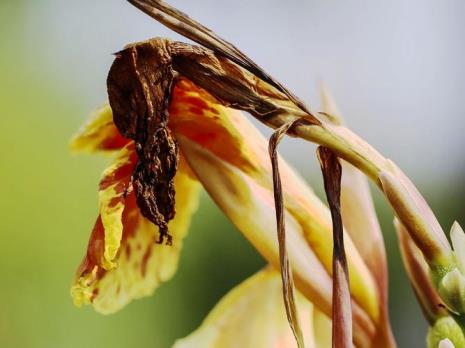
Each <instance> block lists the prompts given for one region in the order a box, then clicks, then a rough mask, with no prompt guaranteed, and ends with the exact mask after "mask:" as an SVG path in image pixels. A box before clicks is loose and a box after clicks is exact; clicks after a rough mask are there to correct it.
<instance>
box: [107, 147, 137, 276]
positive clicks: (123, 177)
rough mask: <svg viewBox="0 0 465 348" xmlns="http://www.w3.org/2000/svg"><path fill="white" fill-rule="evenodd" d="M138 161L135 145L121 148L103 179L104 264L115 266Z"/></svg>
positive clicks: (109, 267)
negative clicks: (128, 195) (126, 207)
mask: <svg viewBox="0 0 465 348" xmlns="http://www.w3.org/2000/svg"><path fill="white" fill-rule="evenodd" d="M136 161H137V157H136V155H135V151H134V146H133V144H129V145H127V146H126V147H124V148H123V149H122V150H120V152H119V154H118V157H117V159H116V161H115V163H114V164H113V165H111V166H110V167H109V168H107V169H106V170H105V171H104V172H103V175H102V179H101V180H100V188H99V210H100V217H101V220H102V225H103V229H104V231H105V232H104V236H105V238H104V245H105V247H104V253H103V259H102V266H103V267H104V268H105V269H111V268H114V267H115V266H116V264H115V263H114V262H113V260H114V259H115V257H116V254H117V253H118V251H119V247H120V243H121V238H122V237H123V221H122V218H123V211H124V208H125V203H126V195H127V193H128V190H130V181H131V175H132V170H133V168H134V165H135V163H136Z"/></svg>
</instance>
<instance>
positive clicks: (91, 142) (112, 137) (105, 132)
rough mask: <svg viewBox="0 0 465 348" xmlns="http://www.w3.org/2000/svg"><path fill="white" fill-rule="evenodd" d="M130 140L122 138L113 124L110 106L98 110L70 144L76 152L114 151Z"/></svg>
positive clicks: (106, 105)
mask: <svg viewBox="0 0 465 348" xmlns="http://www.w3.org/2000/svg"><path fill="white" fill-rule="evenodd" d="M128 143H129V140H128V139H125V138H123V137H122V136H121V134H120V133H119V131H118V129H117V128H116V126H115V124H114V123H113V113H112V111H111V108H110V105H108V104H105V105H103V106H102V107H101V108H99V109H98V110H96V111H95V112H94V113H93V114H92V115H91V117H90V120H89V121H88V122H87V124H85V125H84V126H83V127H82V128H81V129H80V130H79V132H78V133H77V134H76V135H75V136H74V137H73V139H72V140H71V143H70V147H71V150H72V151H74V152H96V151H113V150H118V149H120V148H122V147H124V146H125V145H126V144H128Z"/></svg>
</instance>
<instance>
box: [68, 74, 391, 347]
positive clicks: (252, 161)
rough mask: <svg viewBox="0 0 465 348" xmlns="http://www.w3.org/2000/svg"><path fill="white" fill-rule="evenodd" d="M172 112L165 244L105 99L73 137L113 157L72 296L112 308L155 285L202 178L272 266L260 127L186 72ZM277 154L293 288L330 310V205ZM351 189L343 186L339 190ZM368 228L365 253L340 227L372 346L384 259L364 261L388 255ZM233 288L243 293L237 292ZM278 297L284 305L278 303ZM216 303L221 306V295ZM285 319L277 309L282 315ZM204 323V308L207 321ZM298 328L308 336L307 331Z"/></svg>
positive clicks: (364, 335)
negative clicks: (168, 238) (171, 192)
mask: <svg viewBox="0 0 465 348" xmlns="http://www.w3.org/2000/svg"><path fill="white" fill-rule="evenodd" d="M169 112H170V121H169V129H170V131H172V132H173V134H174V136H175V138H176V141H177V142H178V143H179V147H180V165H179V170H178V172H177V174H176V176H175V179H174V183H175V188H176V216H175V217H174V219H173V220H172V221H170V222H169V224H168V228H169V231H170V233H171V234H172V237H173V245H172V246H167V245H162V244H157V240H158V227H157V226H156V225H154V224H153V223H151V222H150V221H149V220H147V219H146V218H144V217H143V216H142V214H141V212H140V211H139V208H138V205H137V202H136V199H135V194H134V190H133V188H132V184H131V175H132V172H133V170H134V166H135V163H136V162H137V154H136V152H135V150H134V143H133V141H132V140H128V139H125V138H123V137H122V136H121V135H120V133H119V132H118V130H117V128H116V127H115V125H114V124H113V119H112V112H111V108H110V107H109V106H108V105H107V106H104V107H103V108H101V109H100V110H99V111H98V112H97V114H96V115H95V116H94V120H93V121H91V122H90V123H89V124H87V125H86V126H85V127H84V128H83V130H82V131H81V132H80V133H79V134H78V135H77V136H76V137H75V139H74V140H73V142H72V147H73V149H74V150H76V151H79V150H84V151H103V152H109V151H114V152H117V155H116V161H115V163H114V164H113V165H112V166H110V167H109V168H108V169H107V170H106V171H105V172H104V174H103V177H102V179H101V183H100V191H99V201H100V203H99V206H100V215H99V217H98V219H97V222H96V224H95V227H94V230H93V232H92V235H91V238H90V241H89V246H88V251H87V254H86V257H85V258H84V261H83V263H82V264H81V266H80V268H79V270H78V274H77V278H76V283H75V285H74V286H73V289H72V295H73V298H74V300H75V302H76V304H77V305H80V304H83V303H92V304H93V306H94V307H95V308H96V309H97V310H98V311H100V312H103V313H112V312H115V311H117V310H118V309H120V308H121V307H123V306H124V305H125V304H127V303H128V302H129V301H131V300H132V299H134V298H139V297H142V296H147V295H149V294H151V293H153V291H154V290H155V288H156V287H157V286H158V285H159V284H160V283H162V282H164V281H167V280H169V279H170V278H171V277H172V275H173V274H174V272H175V270H176V267H177V263H178V258H179V252H180V249H181V246H182V240H183V238H184V237H185V235H186V233H187V230H188V226H189V223H190V219H191V217H192V215H193V213H194V211H195V209H196V207H197V201H198V192H199V186H200V184H199V183H201V184H202V186H203V187H204V188H205V189H206V191H207V192H208V193H209V194H210V196H211V197H212V198H213V200H214V201H215V202H216V203H217V205H218V206H219V207H220V208H221V209H222V210H223V211H224V212H225V214H226V215H227V216H228V217H229V218H230V219H231V221H232V222H233V223H234V224H235V225H236V226H237V227H238V229H239V230H240V231H241V232H242V233H243V234H244V235H245V237H246V238H247V239H249V241H250V242H251V243H252V244H253V245H254V246H255V247H256V249H257V250H258V251H259V252H260V253H261V254H262V255H263V256H264V257H265V258H266V259H267V260H268V261H269V262H270V263H271V264H272V265H274V266H275V267H277V266H278V265H279V261H278V256H277V250H278V247H277V240H276V226H275V225H274V201H273V193H272V177H271V165H270V162H269V159H268V155H267V142H266V141H265V139H264V138H263V136H262V135H261V134H260V133H259V132H258V131H257V130H256V129H255V127H254V126H252V125H251V123H250V122H249V121H247V119H246V118H245V117H244V116H243V115H242V114H241V113H240V112H238V111H234V110H232V109H228V108H226V107H224V106H223V105H221V104H220V103H219V102H218V101H217V100H216V99H215V98H213V97H212V96H211V95H209V94H208V93H207V92H206V91H204V90H202V89H201V88H199V87H197V86H195V85H194V84H193V83H192V82H190V81H188V80H186V79H180V80H178V81H177V83H176V85H175V87H174V89H173V93H172V98H171V102H170V106H169ZM280 162H281V163H282V164H281V175H282V178H283V191H284V195H285V209H286V225H287V229H288V233H287V234H288V253H289V258H290V260H291V264H292V266H293V270H294V275H295V279H296V283H297V287H298V289H299V291H300V292H301V293H302V294H303V295H305V297H307V298H308V299H309V300H310V301H311V302H312V303H313V306H314V308H315V309H317V310H318V311H321V312H323V313H326V315H329V314H330V311H331V277H330V274H331V255H332V250H331V219H330V216H329V212H328V210H327V208H326V207H325V206H324V205H323V203H322V202H321V201H319V199H318V198H317V197H316V196H315V194H314V193H313V191H312V190H311V189H310V188H309V187H308V186H307V185H306V184H305V183H304V181H303V180H302V179H301V178H300V177H299V176H297V174H295V173H294V171H293V170H292V169H291V168H290V167H289V166H288V165H287V164H286V163H285V162H284V161H283V160H280ZM348 175H349V176H351V174H348ZM356 196H357V195H354V194H353V193H349V194H348V196H347V197H346V198H350V197H356ZM364 199H365V198H364ZM356 204H360V203H356ZM370 204H371V203H370ZM368 215H369V214H368ZM368 215H367V216H368ZM348 221H349V220H348ZM372 232H373V231H370V230H367V231H354V232H352V233H354V234H356V233H362V234H365V235H366V236H367V238H366V240H365V241H367V242H369V243H370V245H371V246H372V249H371V250H370V251H369V252H370V255H371V256H370V255H368V254H364V255H365V256H361V255H360V254H359V251H358V248H363V239H360V238H359V241H358V242H357V245H354V244H353V243H352V241H351V239H350V237H349V236H348V235H347V236H346V250H347V255H348V263H349V270H350V276H351V293H352V298H353V316H354V339H355V341H356V342H357V343H358V345H359V346H360V347H369V346H370V345H371V344H372V342H373V340H378V341H380V342H381V341H383V340H385V339H386V338H385V337H384V336H386V335H389V326H388V323H387V320H386V316H385V314H386V313H385V293H386V284H385V280H380V279H378V278H379V277H380V274H382V273H380V271H383V268H378V269H376V270H375V269H373V268H371V267H367V264H366V263H365V261H364V259H365V260H368V263H372V262H373V261H374V260H376V259H379V260H380V261H377V262H378V263H379V262H381V263H382V266H383V264H384V262H385V261H384V253H381V254H378V252H374V250H377V248H378V246H377V244H379V242H380V239H379V237H377V238H375V239H372V238H371V237H368V236H369V235H372ZM376 233H378V232H376ZM373 247H375V249H373ZM364 249H365V250H366V251H367V250H369V248H366V247H365V248H364ZM380 250H382V244H381V246H380ZM366 251H364V253H365V252H366ZM373 257H374V259H373ZM377 262H375V264H376V263H377ZM383 267H384V266H383ZM263 272H265V273H263V274H267V276H257V277H255V278H253V279H255V280H254V282H257V281H258V280H257V279H264V281H263V283H264V284H263V286H264V287H265V288H266V287H269V286H270V285H269V283H268V285H267V282H269V279H270V277H271V278H273V277H276V275H274V276H271V275H269V276H268V274H271V273H270V272H271V271H263ZM383 272H384V271H383ZM384 277H385V276H381V279H384ZM265 279H266V281H265ZM273 279H274V278H273ZM275 283H276V282H275V281H273V282H272V284H275ZM278 288H279V286H277V288H276V291H277V289H278ZM237 291H239V290H237ZM235 293H236V294H238V293H241V294H244V295H243V296H246V295H245V293H244V292H243V291H242V292H241V291H239V292H235ZM231 296H232V295H231ZM299 296H300V295H299ZM264 300H265V299H264ZM299 301H300V300H299ZM226 302H228V301H226ZM300 302H301V301H300ZM276 306H278V308H281V309H282V304H280V303H276ZM308 306H311V304H310V303H309V304H308ZM220 308H223V309H224V310H226V306H225V305H224V302H222V304H220ZM223 309H222V310H221V311H220V312H221V313H223ZM215 313H218V311H216V312H215ZM225 313H226V312H225ZM383 313H384V314H383ZM246 315H247V316H248V317H250V316H251V314H250V313H247V314H246ZM256 315H260V314H259V313H257V314H256ZM213 317H216V316H213ZM283 318H285V317H284V313H281V316H280V317H279V320H281V321H282V320H283ZM209 322H212V319H211V316H210V317H209V319H207V321H206V323H209ZM303 322H305V321H303ZM204 325H207V324H204ZM260 325H262V324H260ZM280 325H281V324H280ZM203 327H204V326H203ZM283 330H284V329H283ZM285 331H286V335H289V334H290V331H289V332H288V331H287V330H285ZM304 332H307V337H308V331H306V330H304ZM286 337H287V336H286ZM380 337H381V338H380ZM382 337H384V338H382Z"/></svg>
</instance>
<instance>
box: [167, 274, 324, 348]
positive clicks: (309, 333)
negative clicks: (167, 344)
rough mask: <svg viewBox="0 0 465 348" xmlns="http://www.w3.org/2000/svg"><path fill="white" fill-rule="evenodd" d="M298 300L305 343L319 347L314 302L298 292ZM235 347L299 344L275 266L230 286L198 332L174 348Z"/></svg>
mask: <svg viewBox="0 0 465 348" xmlns="http://www.w3.org/2000/svg"><path fill="white" fill-rule="evenodd" d="M296 304H297V306H298V308H299V313H300V314H299V315H300V321H301V323H302V328H303V335H304V340H305V346H306V347H307V348H313V347H316V346H315V343H314V337H313V323H312V319H313V315H312V314H313V313H312V312H313V306H312V304H311V303H310V302H309V301H307V300H306V299H305V298H304V297H303V296H302V295H300V294H297V296H296ZM235 347H243V348H295V347H296V343H295V338H294V336H293V334H292V331H291V329H290V328H289V324H288V322H287V318H286V312H285V309H284V305H283V297H282V291H281V278H280V275H279V273H278V272H276V271H275V270H274V269H273V268H266V269H264V270H262V271H260V272H258V273H257V274H255V275H253V276H252V277H250V278H249V279H247V280H246V281H244V282H243V283H242V284H240V285H238V286H237V287H236V288H234V289H233V290H231V291H230V292H229V293H228V294H227V295H226V296H225V297H224V298H223V299H222V300H221V301H220V302H219V303H218V304H217V305H216V306H215V308H214V309H213V310H212V311H211V312H210V314H209V315H208V316H207V318H206V319H205V321H204V322H203V323H202V325H201V326H200V327H199V328H198V329H197V330H196V331H195V332H193V333H192V334H191V335H190V336H188V337H186V338H184V339H181V340H178V341H177V342H176V343H175V345H174V348H235ZM318 347H322V346H318ZM328 347H329V346H328Z"/></svg>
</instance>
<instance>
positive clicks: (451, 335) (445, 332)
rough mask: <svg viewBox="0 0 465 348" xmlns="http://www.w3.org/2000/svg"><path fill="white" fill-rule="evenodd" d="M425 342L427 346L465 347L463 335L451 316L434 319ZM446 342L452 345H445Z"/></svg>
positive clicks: (433, 347) (434, 347) (429, 347)
mask: <svg viewBox="0 0 465 348" xmlns="http://www.w3.org/2000/svg"><path fill="white" fill-rule="evenodd" d="M446 339H447V340H449V342H447V340H446ZM427 342H428V348H438V347H465V336H464V335H463V331H462V329H461V328H460V326H459V325H458V324H457V322H456V321H455V320H454V319H453V318H452V317H442V318H440V319H438V320H437V321H436V323H435V324H434V326H432V327H430V329H429V331H428V338H427ZM447 343H450V344H453V346H451V345H450V344H449V345H445V344H447ZM440 344H441V346H440Z"/></svg>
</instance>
